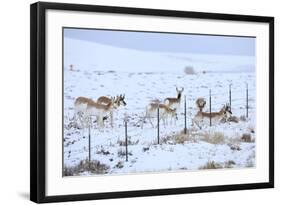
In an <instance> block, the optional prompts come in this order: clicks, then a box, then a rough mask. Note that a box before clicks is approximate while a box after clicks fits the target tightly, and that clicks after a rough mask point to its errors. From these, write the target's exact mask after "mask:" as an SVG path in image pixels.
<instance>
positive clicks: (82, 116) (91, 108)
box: [74, 97, 116, 127]
mask: <svg viewBox="0 0 281 205" xmlns="http://www.w3.org/2000/svg"><path fill="white" fill-rule="evenodd" d="M115 102H116V101H115V98H111V101H110V102H109V103H108V104H107V105H105V104H100V103H97V102H95V101H93V100H92V99H90V98H86V97H78V98H77V99H76V100H75V102H74V107H75V113H74V119H76V117H77V116H76V115H77V114H78V117H79V120H80V123H81V125H82V127H86V126H90V124H86V125H85V123H90V122H89V118H90V116H96V118H97V122H98V125H99V126H102V127H104V123H103V116H104V115H106V114H108V113H109V114H110V115H111V113H112V109H114V108H115ZM111 119H112V118H111Z"/></svg>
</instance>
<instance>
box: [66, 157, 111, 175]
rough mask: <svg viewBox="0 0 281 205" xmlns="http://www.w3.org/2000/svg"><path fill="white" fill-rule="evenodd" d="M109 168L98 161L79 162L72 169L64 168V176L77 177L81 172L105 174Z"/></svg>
mask: <svg viewBox="0 0 281 205" xmlns="http://www.w3.org/2000/svg"><path fill="white" fill-rule="evenodd" d="M109 168H110V167H109V166H108V165H106V164H102V163H100V161H98V160H93V161H90V163H89V160H81V161H80V163H79V164H78V165H75V166H72V167H64V176H77V175H80V174H81V173H83V172H91V173H94V174H106V173H107V171H108V169H109Z"/></svg>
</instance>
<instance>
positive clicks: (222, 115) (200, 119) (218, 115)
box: [192, 104, 232, 129]
mask: <svg viewBox="0 0 281 205" xmlns="http://www.w3.org/2000/svg"><path fill="white" fill-rule="evenodd" d="M231 114H232V112H231V110H230V106H229V105H228V104H226V105H223V107H222V108H221V109H220V111H219V112H211V113H209V112H203V111H201V110H199V111H198V112H197V114H196V115H195V116H194V118H193V119H192V124H193V125H194V124H196V125H197V126H198V127H199V128H200V129H201V128H202V126H201V125H200V124H201V123H204V121H208V122H209V120H210V118H211V119H212V122H214V123H220V122H222V121H223V120H224V119H228V118H229V117H230V116H231Z"/></svg>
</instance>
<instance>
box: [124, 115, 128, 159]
mask: <svg viewBox="0 0 281 205" xmlns="http://www.w3.org/2000/svg"><path fill="white" fill-rule="evenodd" d="M127 133H128V130H127V118H125V146H126V162H127V161H128V134H127Z"/></svg>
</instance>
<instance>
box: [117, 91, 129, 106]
mask: <svg viewBox="0 0 281 205" xmlns="http://www.w3.org/2000/svg"><path fill="white" fill-rule="evenodd" d="M117 98H118V104H119V105H118V106H120V105H123V106H126V105H127V103H126V102H125V94H124V95H119V96H118V97H117Z"/></svg>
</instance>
